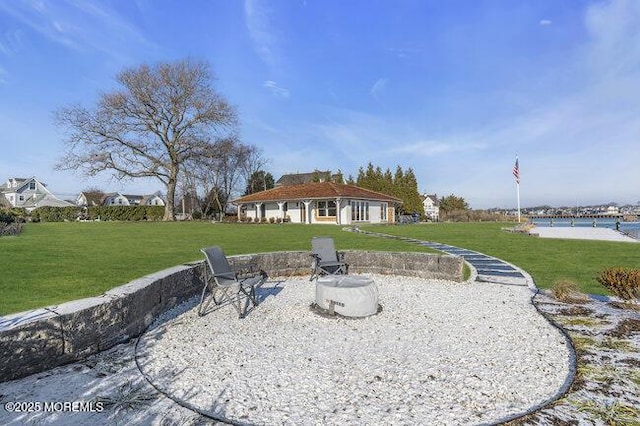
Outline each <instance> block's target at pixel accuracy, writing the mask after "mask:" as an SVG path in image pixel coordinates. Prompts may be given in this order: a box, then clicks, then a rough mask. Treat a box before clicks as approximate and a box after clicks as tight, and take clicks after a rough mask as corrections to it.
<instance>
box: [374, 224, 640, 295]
mask: <svg viewBox="0 0 640 426" xmlns="http://www.w3.org/2000/svg"><path fill="white" fill-rule="evenodd" d="M503 227H513V224H504V223H502V224H501V223H437V224H421V225H410V226H368V227H366V228H365V227H363V229H368V230H372V231H376V232H384V233H388V234H393V235H401V236H407V237H412V238H418V239H422V240H427V241H436V242H439V243H445V244H450V245H454V246H458V247H464V248H468V249H471V250H476V251H479V252H482V253H485V254H488V255H491V256H495V257H498V258H500V259H502V260H506V261H507V262H510V263H513V264H514V265H517V266H519V267H521V268H522V269H524V270H525V271H527V272H529V273H530V274H531V275H532V276H533V278H534V280H535V282H536V285H537V286H538V287H541V288H549V287H551V286H552V285H553V284H554V282H555V281H557V280H559V279H570V280H574V281H575V282H576V283H577V284H578V286H579V287H580V289H581V291H583V292H585V293H591V294H609V293H608V291H607V290H606V289H605V288H604V287H602V286H601V285H600V284H599V283H598V282H597V281H596V280H595V276H596V274H597V273H599V272H600V271H601V270H603V269H604V268H607V267H613V266H624V267H634V268H637V267H638V266H639V263H638V262H639V259H640V244H635V243H623V242H609V241H591V240H561V239H541V238H536V237H532V236H529V235H524V234H517V233H511V232H505V231H502V230H501V229H502V228H503Z"/></svg>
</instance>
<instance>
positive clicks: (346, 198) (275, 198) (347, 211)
mask: <svg viewBox="0 0 640 426" xmlns="http://www.w3.org/2000/svg"><path fill="white" fill-rule="evenodd" d="M231 203H232V204H233V205H235V206H237V207H238V218H240V217H241V216H242V215H245V216H246V217H248V218H250V219H252V220H255V218H259V219H262V218H265V219H267V220H268V219H270V218H274V219H278V218H281V219H285V218H288V219H289V220H290V221H291V222H292V223H306V224H309V223H324V224H334V225H351V224H358V223H394V222H395V220H396V217H395V206H396V205H398V204H401V203H402V201H401V200H400V199H398V198H395V197H392V196H390V195H386V194H382V193H379V192H375V191H370V190H368V189H364V188H360V187H357V186H354V185H344V184H338V183H334V182H312V183H303V184H299V185H286V186H279V187H276V188H273V189H268V190H266V191H261V192H256V193H254V194H250V195H246V196H244V197H240V198H237V199H235V200H233V201H231Z"/></svg>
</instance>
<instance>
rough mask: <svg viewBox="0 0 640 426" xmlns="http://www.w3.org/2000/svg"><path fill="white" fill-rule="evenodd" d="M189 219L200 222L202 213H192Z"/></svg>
mask: <svg viewBox="0 0 640 426" xmlns="http://www.w3.org/2000/svg"><path fill="white" fill-rule="evenodd" d="M191 217H192V218H193V220H200V219H202V213H200V212H193V213H191Z"/></svg>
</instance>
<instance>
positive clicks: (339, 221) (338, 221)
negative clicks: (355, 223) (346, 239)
mask: <svg viewBox="0 0 640 426" xmlns="http://www.w3.org/2000/svg"><path fill="white" fill-rule="evenodd" d="M340 201H342V200H341V199H340V197H337V198H336V224H338V225H340V224H342V217H341V216H342V208H341V207H340Z"/></svg>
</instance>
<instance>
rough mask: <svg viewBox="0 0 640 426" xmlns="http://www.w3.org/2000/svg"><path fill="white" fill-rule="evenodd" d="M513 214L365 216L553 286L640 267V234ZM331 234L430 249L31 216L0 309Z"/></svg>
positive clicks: (15, 241)
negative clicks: (545, 234)
mask: <svg viewBox="0 0 640 426" xmlns="http://www.w3.org/2000/svg"><path fill="white" fill-rule="evenodd" d="M504 226H513V225H508V224H496V223H439V224H424V225H407V226H373V225H372V226H363V227H362V228H363V229H367V230H373V231H377V232H384V233H388V234H394V235H402V236H408V237H412V238H419V239H423V240H428V241H436V242H441V243H445V244H451V245H454V246H458V247H464V248H469V249H472V250H477V251H479V252H482V253H486V254H488V255H492V256H496V257H498V258H500V259H503V260H506V261H508V262H511V263H513V264H515V265H517V266H520V267H521V268H523V269H525V270H526V271H527V272H529V273H530V274H532V276H533V277H534V279H535V281H536V284H537V285H538V286H540V287H543V288H548V287H550V286H552V285H553V283H554V282H555V281H556V280H558V279H563V278H566V279H571V280H574V281H576V282H577V283H578V285H579V286H580V287H581V290H582V291H584V292H588V293H594V294H607V291H606V289H604V288H603V287H602V286H600V285H599V284H598V283H597V282H596V281H595V278H594V277H595V275H596V274H597V273H598V272H599V271H601V270H602V269H604V268H606V267H610V266H626V267H638V259H640V244H632V243H615V242H604V241H581V240H552V239H539V238H535V237H530V236H527V235H521V234H513V233H508V232H504V231H501V228H502V227H504ZM316 235H322V236H330V237H333V238H334V239H335V241H336V246H337V247H338V248H339V249H344V250H346V249H358V250H381V251H429V249H425V248H423V247H420V246H417V245H413V244H408V243H403V242H400V241H395V240H387V239H381V238H376V237H370V236H366V235H359V234H353V233H349V232H344V231H342V230H341V227H337V226H329V225H294V224H287V225H271V224H269V225H236V224H212V223H208V222H183V223H163V222H149V223H137V222H133V223H128V222H98V223H40V224H28V225H27V226H25V228H24V230H23V232H22V234H21V235H19V236H17V237H2V238H0V253H1V254H0V295H1V296H0V315H6V314H8V313H12V312H19V311H23V310H27V309H33V308H38V307H43V306H48V305H53V304H58V303H61V302H64V301H68V300H74V299H79V298H82V297H88V296H96V295H99V294H101V293H103V292H104V291H106V290H108V289H110V288H113V287H116V286H118V285H122V284H125V283H127V282H129V281H131V280H133V279H135V278H139V277H142V276H144V275H146V274H149V273H152V272H155V271H159V270H162V269H165V268H168V267H171V266H175V265H179V264H181V263H186V262H193V261H197V260H200V259H201V258H202V255H201V253H200V251H199V250H200V248H201V247H206V246H211V245H219V246H222V247H223V248H224V250H225V252H226V254H228V255H233V254H242V253H258V252H269V251H287V250H309V249H310V239H311V237H313V236H316Z"/></svg>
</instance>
